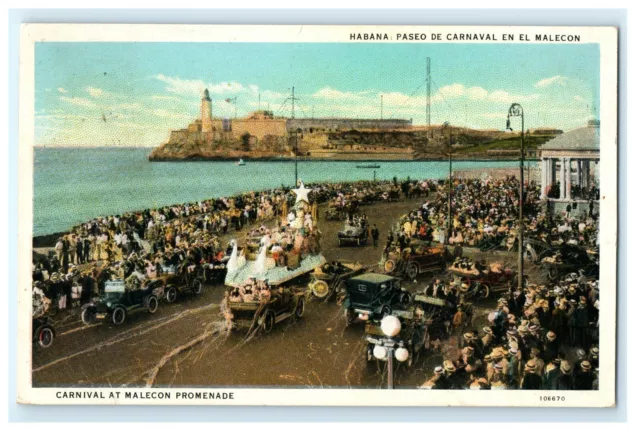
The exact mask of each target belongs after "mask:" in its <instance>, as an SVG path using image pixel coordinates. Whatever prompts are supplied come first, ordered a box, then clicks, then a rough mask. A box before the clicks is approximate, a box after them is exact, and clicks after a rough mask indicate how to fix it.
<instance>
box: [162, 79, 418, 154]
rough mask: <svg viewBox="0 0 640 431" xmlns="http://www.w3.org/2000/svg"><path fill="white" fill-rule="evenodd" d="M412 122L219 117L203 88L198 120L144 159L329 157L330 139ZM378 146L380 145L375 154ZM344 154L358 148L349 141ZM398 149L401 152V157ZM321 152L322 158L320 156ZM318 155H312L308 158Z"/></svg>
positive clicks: (265, 114) (403, 127)
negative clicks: (350, 133)
mask: <svg viewBox="0 0 640 431" xmlns="http://www.w3.org/2000/svg"><path fill="white" fill-rule="evenodd" d="M411 129H412V120H404V119H357V118H285V117H277V116H274V114H273V112H272V111H267V110H260V111H255V112H252V113H250V114H249V115H247V116H246V117H244V118H221V117H216V116H214V115H213V111H212V100H211V96H210V94H209V90H208V89H205V90H204V94H203V97H202V100H201V105H200V118H198V119H196V120H195V121H193V122H192V123H191V124H189V125H188V126H187V127H186V128H184V129H179V130H172V131H171V132H170V135H169V139H168V141H167V142H166V143H164V144H163V145H161V146H160V147H157V148H156V149H155V150H154V151H153V152H152V154H151V155H150V159H152V160H153V159H156V160H161V159H172V158H178V159H185V158H199V157H200V156H201V157H202V158H232V157H235V156H243V154H242V153H248V152H250V153H251V154H245V155H244V156H245V157H250V156H253V157H268V158H270V157H283V156H287V157H288V156H292V155H294V154H295V148H297V149H298V154H299V155H306V156H312V154H311V153H318V152H319V154H320V156H321V157H322V155H325V156H327V155H328V156H330V155H331V154H333V153H335V151H336V149H340V148H338V147H340V146H341V145H340V144H335V143H333V144H332V142H331V140H332V137H333V136H332V135H334V134H340V133H344V132H353V131H360V132H363V133H380V132H383V131H386V132H391V131H410V130H411ZM383 146H384V143H383V142H381V143H380V150H382V147H383ZM349 149H350V150H354V151H357V150H361V148H358V147H357V146H355V147H354V145H353V143H352V142H351V145H350V147H349ZM368 150H369V148H368ZM407 150H408V149H407V148H403V150H402V151H401V152H402V153H407ZM321 153H324V154H321ZM313 155H318V154H313Z"/></svg>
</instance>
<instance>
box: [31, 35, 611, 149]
mask: <svg viewBox="0 0 640 431" xmlns="http://www.w3.org/2000/svg"><path fill="white" fill-rule="evenodd" d="M427 56H429V57H431V75H432V83H433V84H432V111H431V112H432V113H431V122H432V124H439V123H442V122H444V121H449V122H450V123H451V124H453V125H460V126H468V127H478V128H504V123H505V117H506V113H507V110H508V108H509V105H510V104H511V103H512V102H519V103H520V104H522V105H523V107H524V109H525V115H526V124H525V127H527V128H529V127H540V126H552V127H559V128H562V129H564V130H568V129H571V128H575V127H578V126H581V125H584V124H586V121H587V119H589V118H591V117H593V116H597V107H598V100H599V94H598V82H599V49H598V46H597V45H570V44H566V45H552V44H546V45H537V44H533V45H525V44H375V43H371V44H368V43H364V44H347V43H342V44H324V43H307V44H293V43H268V44H267V43H173V42H172V43H49V42H44V43H38V44H36V77H35V78H36V80H35V82H36V102H35V105H36V106H35V112H36V123H35V124H36V130H35V132H36V145H126V146H132V145H139V146H154V145H158V144H160V143H162V142H163V141H165V140H166V139H167V137H168V134H169V130H170V129H175V128H181V127H186V125H187V124H188V123H189V122H190V121H192V120H194V119H195V118H198V116H199V109H200V97H201V92H202V91H203V90H204V88H205V87H207V88H209V91H210V92H211V97H212V99H213V111H214V116H218V117H233V115H234V106H233V104H231V103H228V102H225V99H227V98H234V97H237V113H238V117H242V116H244V115H246V114H247V113H248V112H251V111H253V110H255V109H258V108H262V109H266V108H267V107H269V108H270V109H272V110H273V111H275V113H276V114H280V115H286V116H289V115H290V112H291V110H290V105H289V106H288V107H287V106H286V105H285V106H284V107H283V102H284V100H285V99H286V98H287V96H288V93H289V92H290V88H291V86H295V89H296V97H299V98H300V101H299V102H298V103H299V106H300V108H297V109H296V116H297V117H311V116H312V115H314V116H316V117H322V116H332V117H338V116H347V117H359V118H379V117H380V96H381V95H382V96H383V101H384V102H383V106H384V109H383V114H384V117H385V118H412V119H413V122H414V124H416V125H422V124H425V85H424V84H425V73H426V71H425V68H426V60H425V59H426V57H427ZM259 100H260V103H259ZM281 108H282V109H281Z"/></svg>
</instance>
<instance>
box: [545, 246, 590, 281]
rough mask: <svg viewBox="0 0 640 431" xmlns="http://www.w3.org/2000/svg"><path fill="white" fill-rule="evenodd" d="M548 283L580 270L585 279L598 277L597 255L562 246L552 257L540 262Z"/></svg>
mask: <svg viewBox="0 0 640 431" xmlns="http://www.w3.org/2000/svg"><path fill="white" fill-rule="evenodd" d="M541 263H542V267H543V268H544V269H545V271H546V273H547V278H548V279H549V281H556V280H558V279H559V278H562V277H564V276H566V275H567V274H571V273H574V272H577V271H579V270H582V272H583V273H584V274H585V275H586V276H587V277H596V278H597V277H598V275H599V272H600V265H599V259H598V255H597V254H595V253H589V251H587V250H585V249H583V248H581V247H579V246H577V245H571V244H563V245H562V246H560V248H559V249H557V250H556V253H555V254H553V255H552V256H549V257H545V258H543V259H542V261H541Z"/></svg>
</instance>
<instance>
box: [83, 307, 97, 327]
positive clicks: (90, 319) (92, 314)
mask: <svg viewBox="0 0 640 431" xmlns="http://www.w3.org/2000/svg"><path fill="white" fill-rule="evenodd" d="M81 318H82V323H84V324H85V325H92V324H94V323H95V321H96V310H94V309H93V308H85V309H84V310H82V315H81Z"/></svg>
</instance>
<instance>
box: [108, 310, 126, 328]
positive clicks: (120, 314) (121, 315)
mask: <svg viewBox="0 0 640 431" xmlns="http://www.w3.org/2000/svg"><path fill="white" fill-rule="evenodd" d="M126 318H127V311H126V310H125V309H124V308H122V307H118V308H116V309H115V310H113V313H111V321H112V322H113V324H114V325H116V326H119V325H122V324H123V323H124V321H125V320H126Z"/></svg>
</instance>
